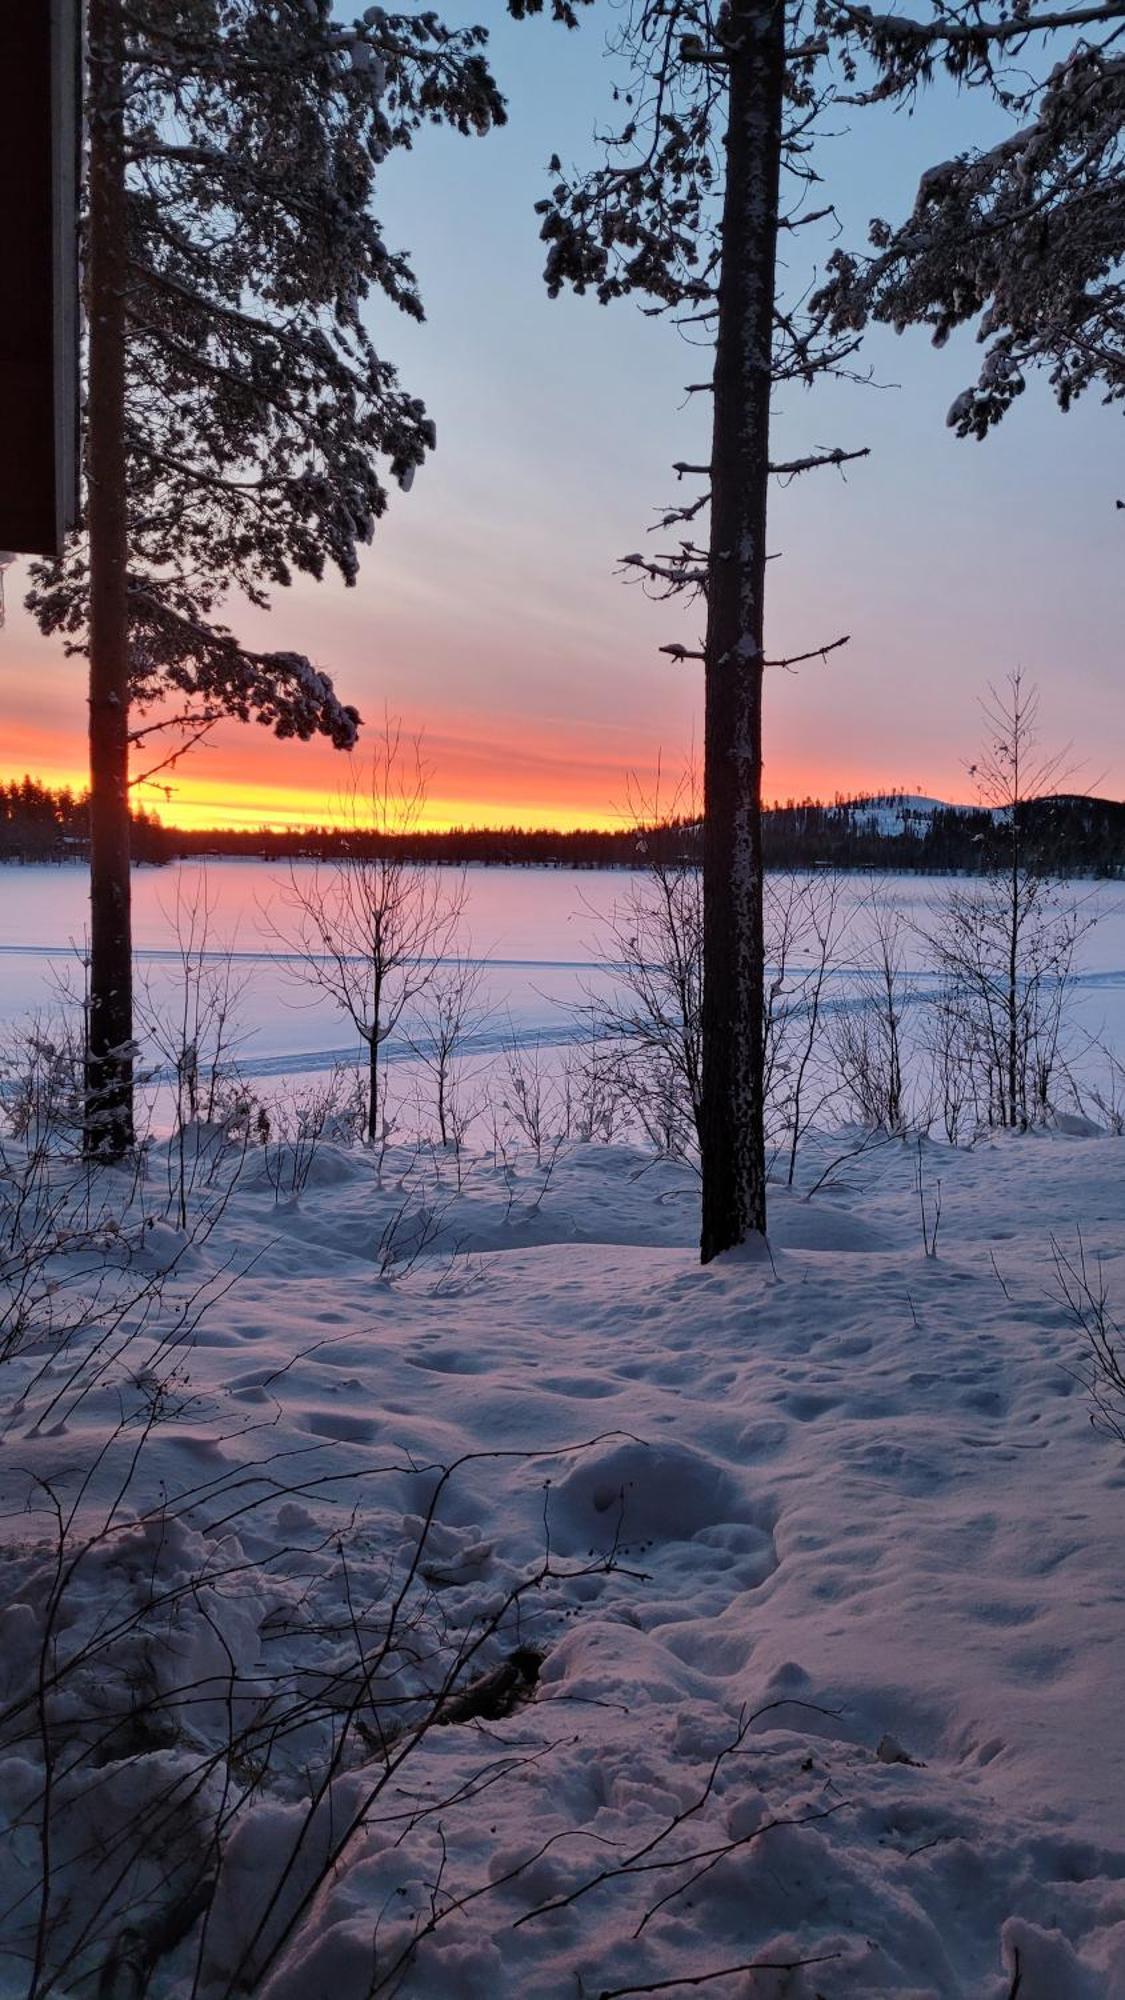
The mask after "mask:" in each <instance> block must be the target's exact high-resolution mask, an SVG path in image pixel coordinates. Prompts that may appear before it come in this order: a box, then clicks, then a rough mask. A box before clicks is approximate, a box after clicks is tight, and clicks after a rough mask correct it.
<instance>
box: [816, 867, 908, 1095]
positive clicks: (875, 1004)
mask: <svg viewBox="0 0 1125 2000" xmlns="http://www.w3.org/2000/svg"><path fill="white" fill-rule="evenodd" d="M856 916H857V918H859V919H860V922H859V923H858V924H857V927H856V935H857V949H858V950H859V953H860V955H861V959H862V968H863V969H862V970H861V971H860V973H859V975H858V980H857V986H856V994H855V999H854V1001H853V1002H851V1003H850V1004H849V1005H848V1006H846V1007H845V1008H844V1009H843V1010H842V1011H841V1013H840V1015H839V1017H838V1019H837V1022H836V1025H835V1031H834V1043H835V1054H836V1061H837V1064H838V1066H839V1070H840V1076H841V1079H842V1082H843V1085H844V1089H845V1091H846V1092H847V1094H848V1096H849V1098H850V1100H851V1102H852V1105H853V1106H854V1109H855V1111H856V1114H857V1116H858V1117H859V1118H860V1119H861V1121H862V1122H863V1123H864V1124H865V1125H871V1126H873V1127H875V1128H876V1129H878V1130H881V1131H884V1132H888V1133H892V1134H898V1133H903V1132H906V1131H907V1130H908V1129H909V1127H910V1125H911V1123H912V1115H911V1110H910V1108H909V1075H910V1069H911V1065H912V1062H913V1058H914V1050H913V1047H912V1045H911V1041H910V1038H909V1036H908V1031H907V1026H906V1013H907V1008H908V1006H909V1003H910V976H909V971H908V967H907V951H906V938H907V935H908V926H907V924H906V921H905V919H904V917H903V915H902V912H901V910H900V909H899V907H898V905H897V904H896V902H895V901H894V898H893V896H891V895H890V894H888V893H887V892H886V891H884V890H882V889H872V890H871V891H870V893H869V894H868V895H867V896H866V897H865V898H864V899H863V901H862V903H861V905H860V907H859V909H858V910H857V912H856ZM913 1122H917V1120H914V1121H913ZM922 1122H923V1123H925V1122H928V1121H926V1120H923V1121H922Z"/></svg>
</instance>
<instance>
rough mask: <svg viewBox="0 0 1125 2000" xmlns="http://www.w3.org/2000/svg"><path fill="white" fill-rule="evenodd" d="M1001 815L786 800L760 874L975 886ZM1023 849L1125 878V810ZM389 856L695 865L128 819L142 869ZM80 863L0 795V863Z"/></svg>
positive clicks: (572, 843) (65, 794)
mask: <svg viewBox="0 0 1125 2000" xmlns="http://www.w3.org/2000/svg"><path fill="white" fill-rule="evenodd" d="M1005 821H1006V815H1005V814H1004V813H1002V812H1001V813H997V812H993V811H990V810H988V808H986V807H983V806H973V805H950V804H948V803H947V802H946V801H945V800H943V799H933V798H928V797H926V796H925V795H924V794H918V793H912V792H877V793H868V794H863V795H862V796H859V797H856V798H844V797H842V796H841V797H838V798H835V799H833V800H832V801H830V802H827V801H825V800H822V799H800V800H793V799H790V800H787V801H786V803H785V804H784V805H775V806H772V807H771V808H770V809H769V811H768V812H767V813H766V815H765V823H764V827H763V844H764V852H765V860H766V866H767V867H768V868H842V869H887V870H891V871H896V870H906V871H911V872H915V873H919V874H940V875H945V874H958V873H967V874H979V873H982V872H984V871H986V870H988V869H989V868H991V867H992V866H993V865H995V863H996V861H997V859H998V856H999V855H1000V853H1001V851H1002V848H1003V845H1004V842H1005V839H1006V826H1005ZM1020 831H1021V835H1022V838H1023V840H1024V843H1025V847H1026V851H1027V852H1028V853H1029V854H1030V855H1034V856H1035V857H1036V859H1037V860H1038V861H1039V863H1040V865H1041V866H1042V867H1043V868H1044V869H1045V870H1047V872H1049V873H1054V874H1059V875H1093V876H1112V877H1125V802H1122V801H1121V800H1118V799H1102V798H1085V797H1083V796H1082V795H1081V794H1079V793H1060V794H1058V795H1057V796H1056V797H1052V798H1045V799H1035V800H1032V801H1030V802H1029V803H1028V804H1026V805H1024V806H1022V807H1021V808H1020ZM384 844H390V845H395V846H397V847H398V848H399V850H400V851H401V852H402V853H403V854H404V855H405V856H406V858H408V859H410V860H415V861H429V862H434V863H437V864H442V865H453V866H456V865H460V864H465V863H472V864H479V865H484V866H491V867H508V868H512V867H560V868H635V867H637V866H644V865H645V863H646V862H648V861H651V860H652V859H654V858H659V857H663V858H674V859H677V860H684V861H687V862H694V861H697V860H698V859H699V858H700V854H701V850H702V844H703V830H702V827H701V825H700V824H699V822H698V821H690V820H674V821H671V822H667V823H664V824H661V825H656V826H642V827H627V828H623V829H621V830H620V831H617V832H604V831H601V830H599V829H597V828H590V829H586V830H579V831H578V832H574V833H557V832H551V831H549V830H546V831H534V832H529V831H527V830H526V829H523V828H520V827H504V828H499V829H495V828H479V827H455V828H453V829H452V830H450V831H448V832H444V833H414V834H411V835H409V836H407V837H404V838H402V839H400V840H398V841H393V842H390V843H384V842H383V841H381V840H380V837H379V836H378V835H376V834H370V835H366V836H364V835H362V834H360V835H358V836H357V835H355V834H352V833H342V832H341V831H339V830H338V829H335V828H331V827H304V828H288V829H271V828H267V827H262V828H258V829H248V828H238V829H236V830H226V829H217V830H203V831H190V832H188V831H185V830H184V829H183V828H179V827H166V826H162V825H161V823H160V821H159V820H158V819H156V818H155V817H153V816H151V815H146V814H144V813H140V814H137V815H135V816H134V820H133V851H134V855H135V858H136V859H137V860H138V861H149V862H155V863H160V862H166V861H173V860H176V859H177V858H179V857H186V856H192V855H204V854H207V855H215V856H230V857H232V858H233V857H243V858H248V859H261V860H267V861H277V860H284V859H287V858H292V859H296V858H300V857H308V858H314V857H324V858H331V856H333V855H334V854H340V853H343V852H356V851H359V852H361V853H362V852H376V851H378V850H379V849H380V848H381V847H382V846H383V845H384ZM85 853H86V802H85V799H84V798H82V797H81V796H78V795H76V794H74V793H73V792H69V791H60V792H53V791H52V790H51V789H50V787H49V786H46V785H42V784H40V783H38V782H37V781H36V780H34V779H32V778H25V779H23V780H22V781H19V782H14V783H11V784H8V785H0V860H9V861H66V860H74V859H82V858H84V856H85Z"/></svg>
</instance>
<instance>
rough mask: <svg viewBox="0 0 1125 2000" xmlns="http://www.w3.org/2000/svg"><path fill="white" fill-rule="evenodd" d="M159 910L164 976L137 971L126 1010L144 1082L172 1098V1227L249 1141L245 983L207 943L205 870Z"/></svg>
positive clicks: (209, 905) (180, 882) (209, 908)
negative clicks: (144, 1065) (199, 1189)
mask: <svg viewBox="0 0 1125 2000" xmlns="http://www.w3.org/2000/svg"><path fill="white" fill-rule="evenodd" d="M162 908H163V911H164V915H165V917H166V919H167V921H168V924H169V928H170V930H171V932H172V936H173V937H174V939H175V961H174V965H173V968H172V972H171V978H170V980H169V979H168V978H167V977H166V976H163V975H161V974H154V973H152V972H151V971H148V972H145V973H143V974H142V975H141V977H140V979H139V980H138V982H137V986H136V991H135V997H134V1007H135V1013H136V1020H137V1027H138V1030H139V1037H140V1038H143V1047H144V1048H145V1051H146V1053H149V1054H150V1055H151V1054H154V1055H155V1058H156V1062H157V1068H156V1071H155V1075H154V1076H153V1077H152V1078H151V1081H153V1082H154V1083H155V1084H156V1086H157V1090H158V1092H159V1091H160V1090H161V1089H162V1088H170V1090H171V1093H172V1132H171V1137H170V1140H169V1143H168V1150H167V1165H168V1193H169V1201H170V1203H171V1204H172V1207H173V1210H174V1212H175V1215H176V1220H177V1222H178V1224H179V1227H180V1228H181V1229H182V1228H184V1227H186V1225H187V1219H188V1206H189V1202H190V1197H191V1194H192V1191H193V1189H194V1188H195V1187H196V1185H197V1184H199V1183H201V1182H204V1181H207V1180H210V1179H213V1178H214V1176H215V1175H216V1174H217V1173H218V1172H220V1171H221V1169H222V1167H223V1164H224V1160H225V1158H226V1156H227V1154H228V1152H229V1148H230V1145H231V1142H232V1140H233V1141H234V1142H235V1143H236V1144H237V1143H238V1142H239V1141H241V1144H242V1145H245V1144H248V1143H250V1141H251V1139H252V1138H253V1137H254V1136H256V1134H255V1132H254V1128H253V1120H252V1118H251V1116H250V1106H249V1093H248V1092H247V1091H246V1090H245V1088H244V1086H243V1085H242V1082H241V1080H240V1078H239V1075H238V1069H237V1062H236V1051H237V1049H238V1045H239V1043H240V1041H241V1040H242V1039H243V1034H244V1031H243V1030H242V1029H241V1027H240V1023H239V1002H240V999H241V997H242V994H243V993H244V991H245V989H246V985H247V980H248V976H249V975H248V974H246V973H244V972H239V971H238V969H237V967H236V963H235V958H234V952H233V949H232V948H230V947H222V946H216V944H215V943H214V940H213V917H214V899H213V897H212V895H211V890H210V885H209V883H208V880H207V875H206V871H205V870H201V871H200V872H199V873H198V874H196V875H191V876H186V877H185V875H184V874H183V873H182V872H180V873H178V874H177V877H176V885H175V889H174V892H173V895H172V899H171V902H170V904H162Z"/></svg>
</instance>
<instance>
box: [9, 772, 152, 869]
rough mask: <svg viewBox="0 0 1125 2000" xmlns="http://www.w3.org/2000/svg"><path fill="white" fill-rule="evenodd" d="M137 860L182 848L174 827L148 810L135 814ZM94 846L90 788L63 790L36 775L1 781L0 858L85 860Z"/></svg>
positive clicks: (67, 788)
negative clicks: (172, 831) (172, 837)
mask: <svg viewBox="0 0 1125 2000" xmlns="http://www.w3.org/2000/svg"><path fill="white" fill-rule="evenodd" d="M130 817H131V820H132V828H133V855H134V858H135V859H136V860H137V861H156V862H160V861H172V860H174V859H175V857H176V855H177V853H178V852H179V849H178V848H177V847H176V845H175V843H174V842H170V840H169V834H170V829H169V828H167V827H163V826H161V824H160V821H159V820H158V819H157V818H155V816H154V815H152V814H150V813H146V812H144V811H140V812H135V813H133V814H131V816H130ZM89 845H90V816H89V807H88V803H87V798H86V794H85V792H75V791H72V790H71V788H70V787H69V785H64V786H63V787H62V788H61V789H60V790H59V791H54V790H52V788H51V786H50V785H43V784H40V782H39V780H38V779H37V778H27V777H24V778H13V779H11V780H10V781H9V782H8V783H7V784H0V861H74V860H79V861H84V860H85V859H86V856H87V854H88V852H89Z"/></svg>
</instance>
